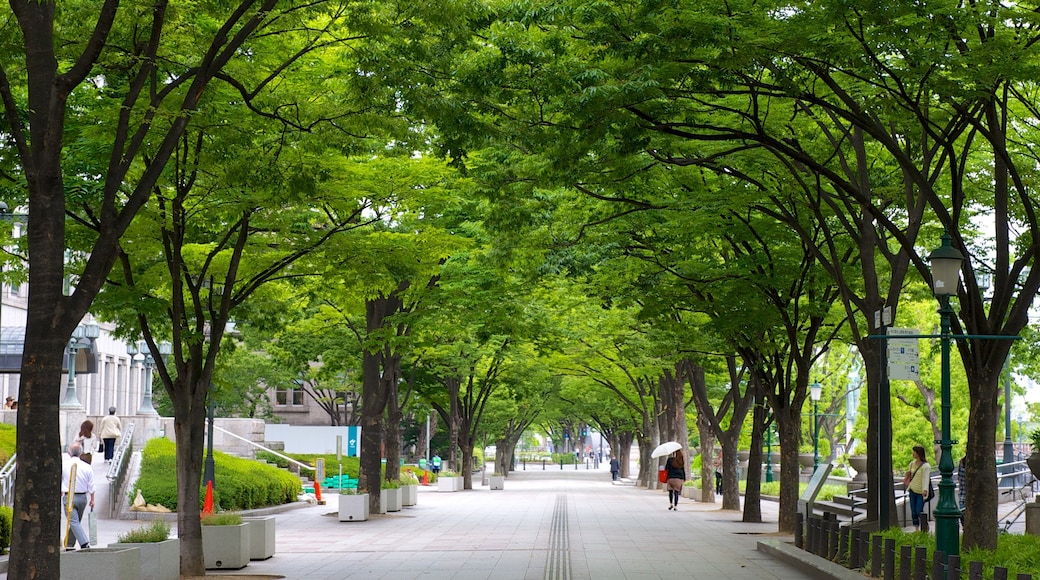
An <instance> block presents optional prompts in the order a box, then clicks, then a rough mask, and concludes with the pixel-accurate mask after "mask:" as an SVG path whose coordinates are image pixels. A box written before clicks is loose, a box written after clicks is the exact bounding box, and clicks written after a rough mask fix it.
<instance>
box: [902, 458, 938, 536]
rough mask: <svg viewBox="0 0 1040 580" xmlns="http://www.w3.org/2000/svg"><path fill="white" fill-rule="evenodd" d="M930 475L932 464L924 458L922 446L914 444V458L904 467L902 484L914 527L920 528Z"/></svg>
mask: <svg viewBox="0 0 1040 580" xmlns="http://www.w3.org/2000/svg"><path fill="white" fill-rule="evenodd" d="M931 475H932V466H931V465H929V464H928V461H926V460H925V458H924V447H921V446H920V445H915V446H914V458H913V459H912V460H911V461H910V465H909V466H908V467H907V469H906V475H905V476H904V477H903V486H904V487H905V488H906V491H907V493H908V494H909V495H910V516H911V518H912V519H913V522H914V527H915V528H918V529H922V526H921V512H922V511H924V494H926V493H928V480H929V478H930V477H931Z"/></svg>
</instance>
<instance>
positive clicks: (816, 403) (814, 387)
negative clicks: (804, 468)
mask: <svg viewBox="0 0 1040 580" xmlns="http://www.w3.org/2000/svg"><path fill="white" fill-rule="evenodd" d="M821 395H823V385H821V384H820V383H813V384H811V385H809V398H810V399H812V407H813V408H812V417H813V438H812V451H813V465H812V467H813V473H816V469H817V468H819V467H820V396H821Z"/></svg>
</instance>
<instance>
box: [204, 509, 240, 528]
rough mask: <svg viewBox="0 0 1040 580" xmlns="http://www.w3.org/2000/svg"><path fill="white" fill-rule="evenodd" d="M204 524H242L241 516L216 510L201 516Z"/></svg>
mask: <svg viewBox="0 0 1040 580" xmlns="http://www.w3.org/2000/svg"><path fill="white" fill-rule="evenodd" d="M201 521H202V525H204V526H239V525H242V516H240V515H239V514H236V513H231V512H217V513H215V514H209V515H207V516H202V520H201Z"/></svg>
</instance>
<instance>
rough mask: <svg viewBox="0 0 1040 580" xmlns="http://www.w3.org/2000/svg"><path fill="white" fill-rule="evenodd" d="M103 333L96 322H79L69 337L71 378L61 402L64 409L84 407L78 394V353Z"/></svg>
mask: <svg viewBox="0 0 1040 580" xmlns="http://www.w3.org/2000/svg"><path fill="white" fill-rule="evenodd" d="M100 335H101V328H100V327H99V326H98V325H97V324H96V323H93V322H91V323H89V324H78V325H76V328H75V329H73V331H72V338H70V339H69V348H68V351H69V359H68V361H69V364H68V367H69V380H68V383H67V384H66V387H65V399H64V400H63V401H62V402H61V408H62V409H82V408H83V404H82V403H80V402H79V397H78V396H76V353H77V352H79V349H81V348H86V347H88V346H90V345H91V341H92V340H93V339H95V338H97V337H98V336H100Z"/></svg>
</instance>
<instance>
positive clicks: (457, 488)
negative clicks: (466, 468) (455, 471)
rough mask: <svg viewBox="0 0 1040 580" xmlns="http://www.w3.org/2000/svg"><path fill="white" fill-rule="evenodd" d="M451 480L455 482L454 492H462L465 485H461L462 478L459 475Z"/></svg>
mask: <svg viewBox="0 0 1040 580" xmlns="http://www.w3.org/2000/svg"><path fill="white" fill-rule="evenodd" d="M452 479H454V480H455V491H462V490H463V489H464V488H465V487H466V486H465V484H463V483H462V476H461V475H457V476H455V477H453V478H452Z"/></svg>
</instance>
